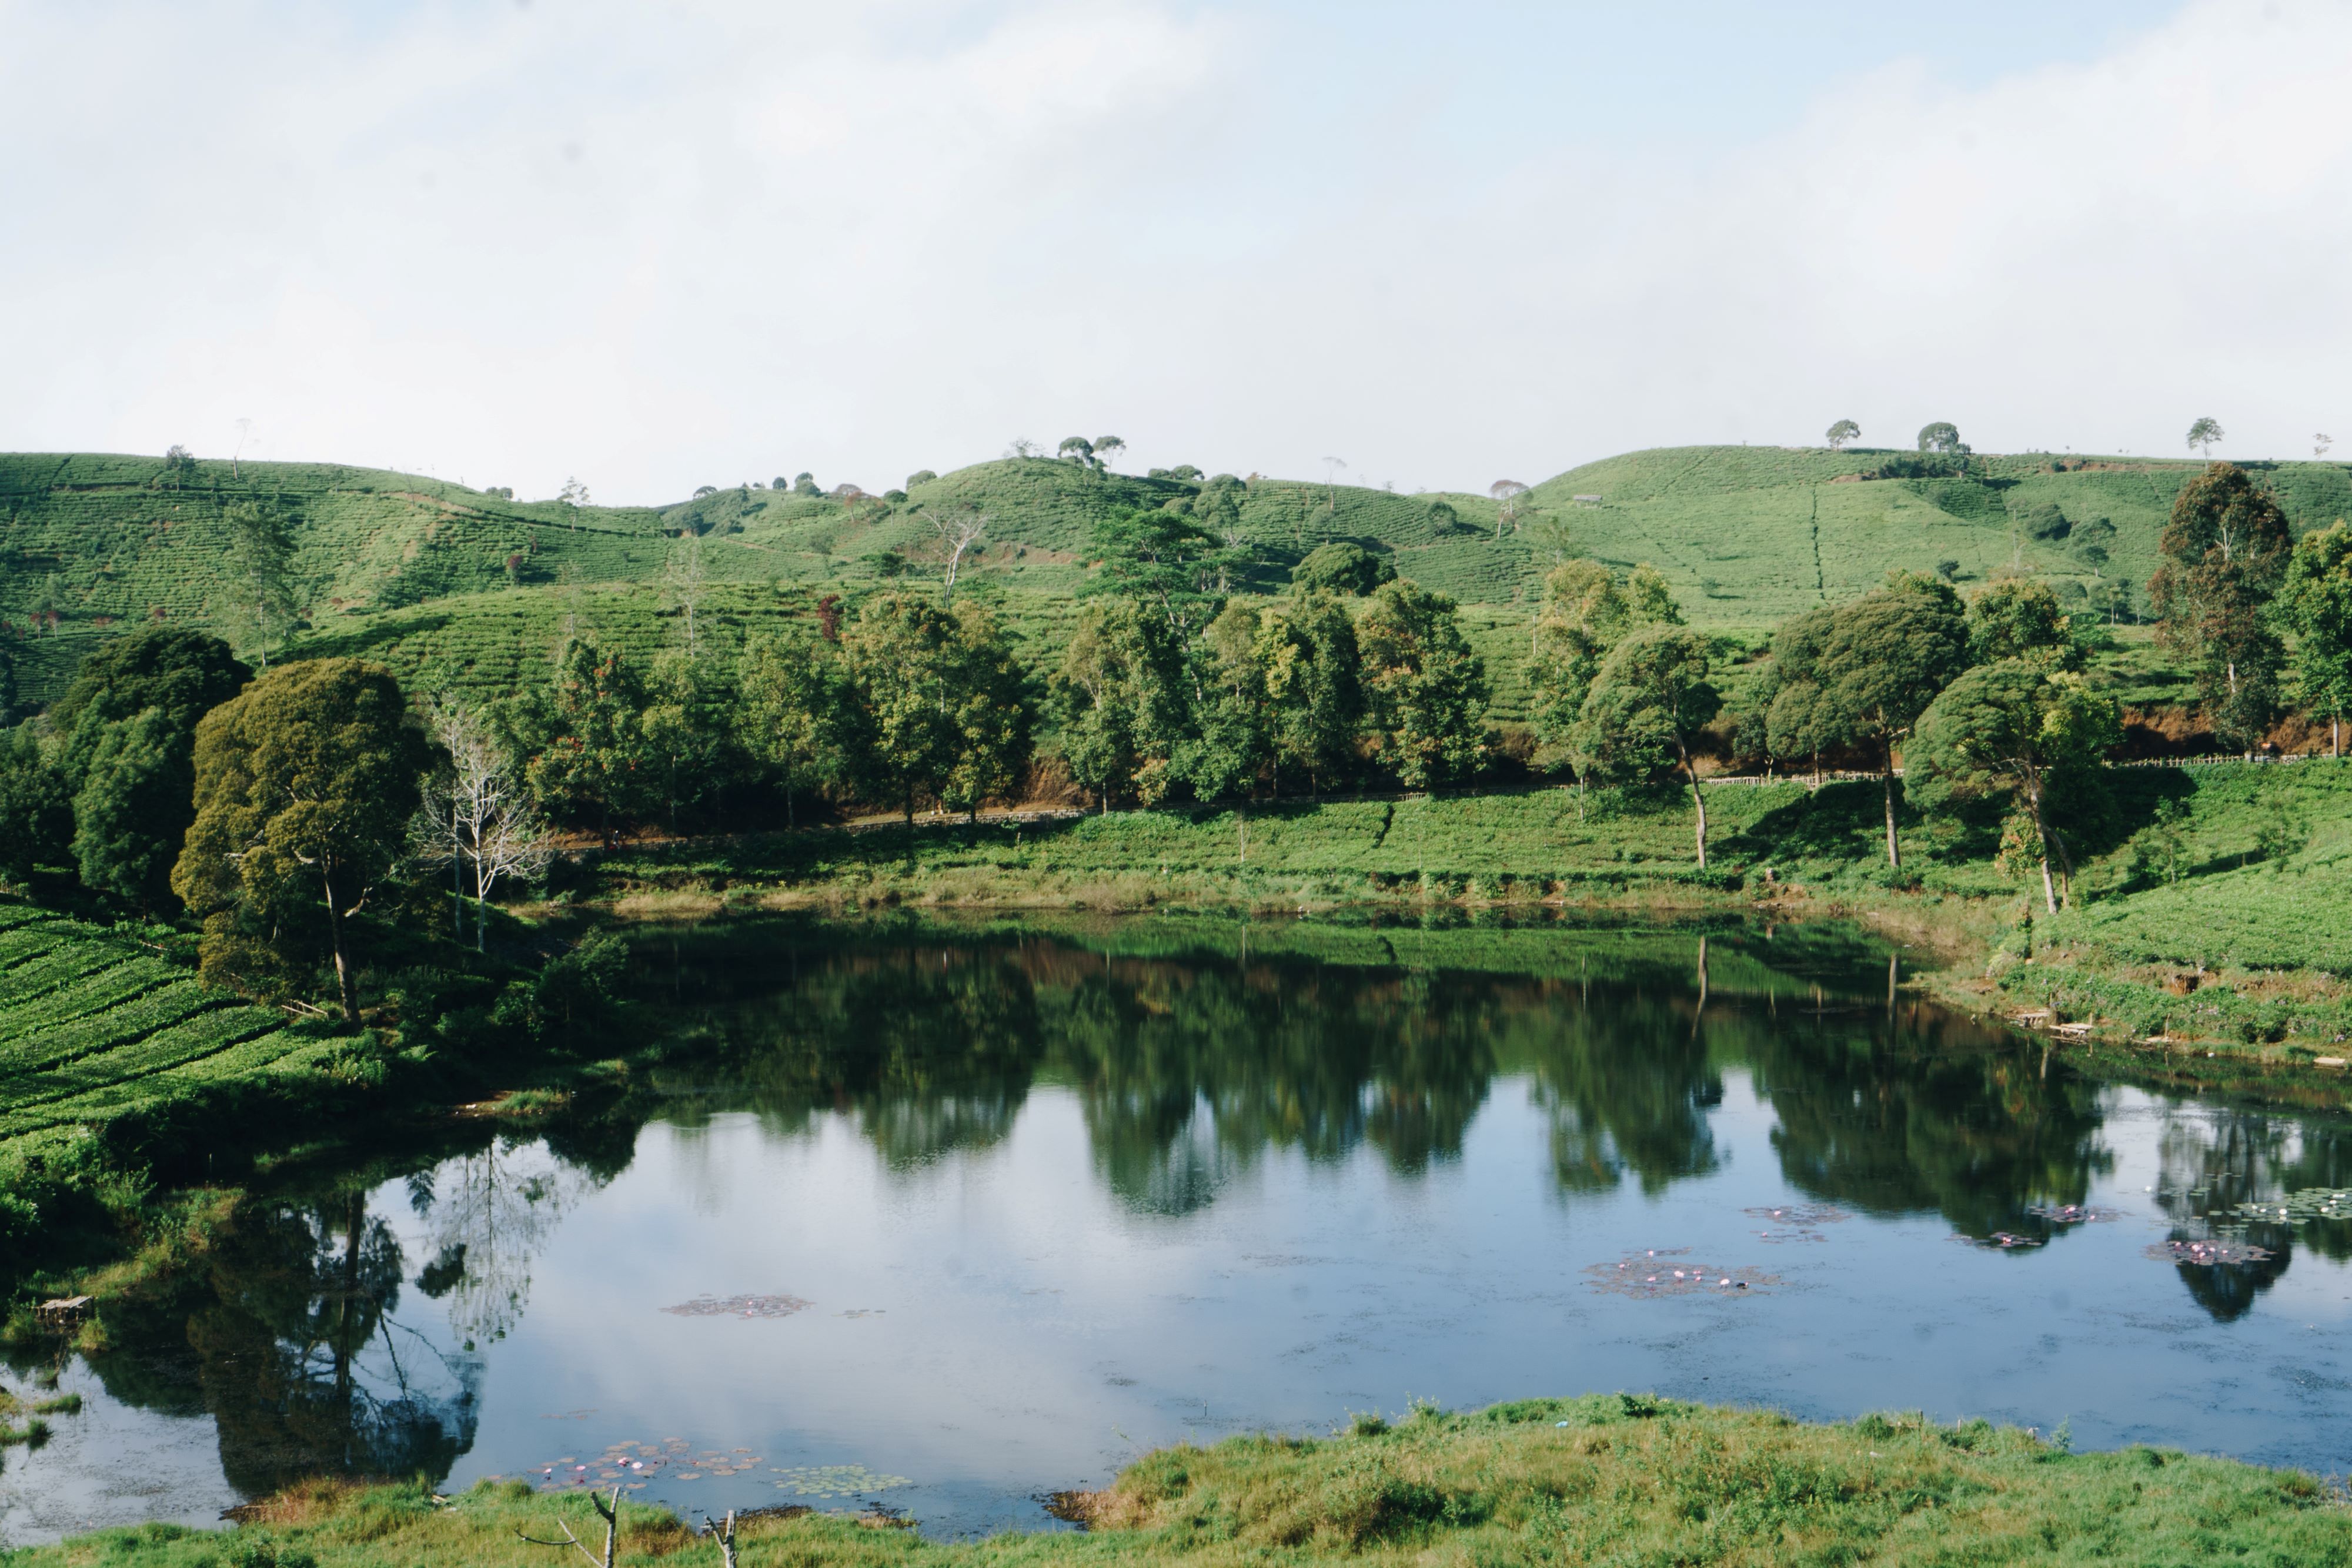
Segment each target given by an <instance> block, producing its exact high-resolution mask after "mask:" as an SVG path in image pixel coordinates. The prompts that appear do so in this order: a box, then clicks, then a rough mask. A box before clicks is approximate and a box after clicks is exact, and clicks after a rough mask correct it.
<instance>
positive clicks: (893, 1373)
mask: <svg viewBox="0 0 2352 1568" xmlns="http://www.w3.org/2000/svg"><path fill="white" fill-rule="evenodd" d="M660 947H661V950H659V951H656V952H654V953H651V954H648V955H645V956H643V958H642V964H643V973H642V974H641V976H640V979H641V981H642V982H643V984H644V986H645V988H646V992H647V997H648V999H647V1001H646V1003H645V1004H644V1006H645V1008H646V1017H645V1018H643V1019H640V1020H639V1026H640V1027H641V1028H643V1029H644V1030H646V1031H647V1032H648V1033H650V1032H653V1031H655V1030H662V1031H667V1033H670V1034H673V1035H675V1036H676V1037H677V1040H678V1043H677V1047H676V1049H675V1050H674V1051H671V1052H670V1054H669V1056H668V1057H667V1065H665V1066H664V1067H662V1068H660V1069H659V1070H657V1071H653V1072H651V1073H649V1074H646V1075H644V1076H643V1078H642V1080H641V1082H639V1083H638V1085H637V1086H636V1087H635V1089H634V1090H632V1091H631V1092H629V1093H628V1094H627V1095H626V1096H625V1097H623V1098H621V1099H618V1100H616V1101H613V1102H610V1103H601V1104H595V1105H588V1104H581V1105H577V1106H575V1107H573V1108H572V1110H571V1111H570V1112H568V1113H565V1114H564V1115H562V1117H560V1118H559V1119H556V1120H554V1121H551V1122H550V1123H548V1124H545V1125H544V1126H543V1127H536V1128H534V1127H528V1126H526V1127H522V1128H517V1127H515V1126H514V1125H512V1124H509V1125H508V1126H506V1127H505V1128H503V1129H498V1128H493V1127H492V1126H490V1125H488V1124H480V1123H470V1124H456V1125H453V1126H452V1127H451V1128H449V1129H447V1130H446V1134H444V1135H443V1136H442V1138H441V1141H439V1142H438V1143H436V1144H435V1145H433V1146H431V1147H420V1148H416V1149H414V1150H411V1151H408V1152H406V1153H405V1154H404V1155H398V1156H393V1157H387V1158H384V1159H383V1160H381V1161H380V1162H379V1163H378V1164H376V1165H374V1166H371V1167H369V1168H368V1169H366V1170H364V1171H358V1172H352V1173H346V1174H344V1175H342V1176H340V1177H336V1178H328V1177H312V1178H310V1184H311V1185H310V1186H303V1187H300V1188H292V1189H289V1190H286V1191H282V1192H276V1193H271V1194H269V1195H267V1196H266V1197H261V1198H257V1199H256V1200H255V1201H254V1202H253V1203H252V1204H251V1205H250V1206H248V1207H247V1210H246V1211H245V1212H244V1214H243V1215H242V1217H241V1218H240V1220H239V1222H238V1224H237V1226H236V1230H235V1234H234V1236H233V1238H232V1239H230V1240H229V1242H228V1243H227V1244H226V1245H225V1246H224V1247H223V1248H221V1249H219V1250H218V1251H217V1252H216V1253H215V1254H214V1255H213V1256H211V1257H210V1258H209V1259H208V1260H207V1261H206V1263H205V1266H204V1267H203V1268H201V1269H200V1270H195V1271H194V1272H192V1273H190V1274H188V1275H186V1276H184V1277H183V1278H181V1279H179V1280H177V1281H173V1283H172V1284H171V1285H170V1286H169V1287H168V1288H164V1289H161V1290H159V1291H157V1292H156V1293H155V1294H154V1295H152V1297H151V1298H149V1299H145V1300H142V1301H138V1302H135V1303H131V1304H127V1305H123V1306H121V1307H118V1308H116V1309H114V1310H112V1311H110V1313H109V1314H108V1316H107V1318H106V1320H105V1329H106V1337H107V1342H108V1345H109V1348H108V1349H107V1350H106V1351H104V1352H103V1353H101V1354H95V1355H92V1356H91V1357H89V1358H88V1359H87V1360H83V1359H79V1358H77V1359H73V1360H70V1361H68V1362H65V1363H63V1364H57V1365H54V1366H52V1367H50V1368H49V1370H50V1371H52V1372H54V1373H55V1375H57V1377H58V1386H59V1387H60V1388H61V1389H66V1390H74V1391H79V1392H81V1393H82V1394H83V1395H84V1396H85V1401H86V1404H85V1407H84V1410H83V1412H82V1413H81V1414H80V1415H79V1416H68V1417H64V1418H61V1419H58V1421H57V1422H56V1423H55V1425H56V1428H57V1434H58V1435H57V1437H56V1438H55V1439H54V1440H53V1441H52V1442H50V1443H49V1444H48V1446H47V1447H46V1448H41V1449H39V1450H37V1451H35V1452H31V1453H26V1451H24V1450H22V1449H17V1450H14V1451H11V1452H10V1453H9V1454H8V1455H7V1457H6V1458H5V1469H0V1542H10V1543H23V1542H29V1541H37V1540H41V1539H47V1538H50V1537H53V1536H55V1535H56V1534H58V1533H59V1532H62V1531H71V1530H76V1529H82V1528H87V1527H89V1526H90V1525H92V1524H98V1523H111V1522H121V1521H130V1520H136V1519H147V1518H164V1519H178V1520H184V1521H191V1522H208V1521H211V1520H213V1519H214V1518H215V1517H216V1516H217V1514H218V1512H219V1511H220V1510H221V1509H222V1508H223V1507H225V1506H226V1505H229V1504H232V1503H235V1502H236V1501H238V1500H242V1499H244V1498H246V1497H248V1496H251V1495H254V1494H256V1493H258V1492H261V1491H266V1490H269V1489H272V1488H274V1487H276V1486H278V1485H280V1484H283V1483H284V1482H285V1481H287V1480H289V1479H292V1478H294V1477H297V1476H299V1475H302V1474H306V1473H314V1472H318V1471H331V1472H348V1473H368V1474H384V1473H396V1474H410V1473H415V1472H416V1471H420V1470H421V1471H424V1472H425V1473H427V1474H428V1475H429V1476H430V1477H432V1478H433V1479H436V1481H438V1482H440V1483H441V1484H443V1485H444V1486H445V1487H446V1488H447V1489H452V1490H454V1489H456V1488H460V1487H464V1486H466V1485H467V1484H469V1483H471V1482H472V1481H474V1480H475V1479H478V1478H480V1477H483V1476H492V1475H497V1476H509V1477H527V1478H530V1479H533V1480H535V1481H537V1482H538V1483H540V1484H541V1485H544V1486H553V1485H561V1484H566V1483H569V1484H572V1485H578V1484H583V1483H588V1484H595V1483H600V1482H601V1483H602V1484H604V1485H610V1484H613V1482H614V1480H616V1479H617V1480H618V1481H619V1482H620V1483H621V1484H623V1485H625V1486H627V1487H629V1488H631V1489H632V1490H631V1491H630V1493H629V1495H631V1496H633V1497H635V1498H636V1499H637V1500H641V1501H647V1502H663V1503H667V1504H670V1505H673V1506H675V1507H677V1508H678V1509H679V1510H680V1511H684V1512H687V1513H688V1515H689V1516H690V1517H697V1518H698V1517H699V1516H700V1515H701V1514H702V1513H703V1512H705V1511H709V1512H713V1513H716V1512H719V1511H723V1510H725V1509H727V1508H730V1507H733V1508H750V1507H758V1506H765V1505H775V1504H779V1503H794V1502H807V1503H811V1504H814V1505H815V1506H819V1507H837V1508H838V1507H850V1508H855V1507H864V1506H868V1505H871V1504H874V1503H886V1504H889V1505H892V1506H895V1507H897V1508H900V1509H903V1510H905V1511H908V1513H910V1514H912V1515H913V1516H914V1517H915V1518H916V1519H917V1520H919V1521H920V1522H921V1524H922V1526H923V1528H924V1529H925V1530H926V1531H929V1532H931V1533H934V1534H940V1535H955V1534H967V1533H971V1532H976V1531H992V1530H997V1529H1003V1528H1008V1527H1035V1526H1039V1525H1042V1524H1045V1523H1047V1522H1048V1521H1046V1520H1045V1516H1044V1514H1043V1512H1042V1510H1041V1508H1040V1506H1039V1504H1038V1502H1037V1500H1036V1499H1037V1497H1038V1495H1039V1494H1040V1493H1042V1492H1044V1491H1046V1490H1053V1489H1057V1488H1062V1487H1067V1486H1073V1485H1077V1484H1083V1483H1087V1482H1097V1481H1100V1480H1102V1479H1106V1478H1108V1476H1109V1475H1111V1474H1112V1473H1113V1472H1114V1471H1115V1470H1116V1469H1118V1467H1119V1466H1121V1465H1122V1464H1123V1463H1125V1462H1126V1461H1127V1460H1129V1459H1130V1458H1133V1457H1134V1456H1136V1455H1137V1454H1139V1453H1140V1452H1142V1451H1143V1450H1145V1449H1147V1448H1151V1447H1154V1446H1157V1445H1160V1444H1163V1443H1168V1442H1172V1441H1177V1440H1181V1439H1192V1440H1196V1441H1210V1440H1213V1439H1215V1438H1217V1437H1223V1436H1225V1435H1227V1434H1230V1433H1234V1432H1242V1431H1249V1430H1255V1429H1260V1428H1266V1427H1276V1428H1285V1429H1291V1430H1303V1431H1316V1430H1322V1429H1328V1427H1332V1426H1334V1425H1336V1424H1339V1423H1340V1422H1342V1421H1343V1420H1344V1419H1345V1418H1346V1416H1347V1413H1349V1412H1350V1411H1363V1410H1373V1409H1378V1410H1381V1411H1388V1412H1393V1411H1396V1410H1399V1409H1402V1408H1403V1407H1404V1406H1406V1405H1407V1403H1408V1401H1410V1400H1412V1399H1415V1398H1429V1399H1434V1400H1437V1401H1439V1402H1440V1403H1442V1404H1444V1405H1446V1406H1478V1405H1482V1404H1486V1403H1489V1402H1492V1401H1495V1400H1498V1399H1506V1398H1514V1397H1520V1396H1530V1395H1542V1394H1572V1393H1580V1392H1585V1391H1591V1390H1609V1389H1654V1390H1657V1391H1660V1392H1663V1393H1665V1394H1668V1395H1672V1396H1681V1397H1685V1398H1695V1399H1706V1400H1716V1401H1729V1402H1736V1403H1741V1404H1751V1405H1762V1406H1775V1407H1778V1408H1780V1409H1783V1410H1787V1411H1789V1412H1790V1413H1791V1414H1794V1415H1797V1416H1806V1417H1843V1416H1853V1415H1856V1414H1859V1413H1861V1412H1864V1411H1866V1410H1871V1409H1885V1408H1906V1409H1907V1408H1923V1409H1925V1410H1927V1411H1928V1412H1930V1413H1932V1414H1934V1415H1936V1416H1939V1417H1942V1418H1946V1419H1951V1418H1957V1417H1960V1416H1987V1417H1990V1418H1991V1419H1993V1420H1996V1421H2003V1422H2014V1423H2017V1424H2020V1425H2025V1426H2032V1427H2040V1428H2042V1430H2043V1431H2045V1432H2047V1431H2051V1430H2053V1429H2055V1428H2057V1427H2059V1426H2060V1425H2061V1423H2064V1424H2066V1426H2067V1427H2068V1428H2069V1430H2070V1431H2071V1434H2072V1437H2073V1439H2074V1443H2075V1444H2076V1446H2077V1447H2080V1448H2093V1447H2110V1446H2115V1445H2118V1444H2124V1443H2130V1442H2147V1443H2157V1444H2165V1445H2175V1446H2179V1447H2182V1448H2190V1449H2196V1450H2202V1451H2210V1452H2218V1453H2224V1454H2231V1455H2236V1456H2240V1457H2243V1458H2252V1459H2257V1460H2262V1461H2265V1462H2271V1463H2280V1464H2292V1465H2298V1466H2303V1467H2306V1468H2309V1469H2315V1470H2319V1471H2323V1472H2340V1471H2342V1470H2344V1469H2347V1461H2352V1397H2347V1393H2352V1358H2347V1354H2346V1351H2345V1344H2346V1334H2347V1328H2352V1268H2347V1258H2352V1218H2335V1217H2334V1216H2335V1215H2336V1213H2337V1212H2339V1208H2338V1206H2337V1204H2336V1200H2335V1199H2333V1198H2332V1197H2320V1196H2315V1195H2314V1193H2313V1191H2312V1189H2315V1188H2326V1189H2330V1190H2334V1189H2335V1186H2336V1184H2339V1183H2352V1121H2347V1120H2346V1119H2344V1118H2342V1117H2340V1116H2337V1115H2335V1114H2330V1113H2315V1112H2309V1111H2300V1112H2294V1113H2279V1112H2273V1111H2266V1110H2264V1109H2263V1108H2260V1107H2256V1106H2252V1105H2247V1104H2242V1103H2222V1102H2220V1101H2218V1100H2200V1099H2196V1098H2191V1097H2183V1096H2181V1095H2179V1094H2176V1093H2165V1092H2150V1091H2148V1090H2146V1089H2143V1088H2139V1087H2135V1086H2133V1085H2132V1084H2130V1083H2128V1082H2121V1081H2103V1080H2102V1079H2100V1078H2098V1077H2096V1076H2093V1075H2090V1074H2089V1073H2087V1072H2084V1071H2076V1070H2074V1069H2073V1068H2070V1067H2069V1066H2067V1065H2066V1064H2065V1063H2063V1062H2062V1061H2052V1060H2049V1059H2047V1058H2046V1057H2045V1055H2044V1053H2043V1052H2042V1051H2041V1049H2040V1048H2039V1047H2038V1046H2036V1045H2034V1044H2032V1042H2029V1041H2021V1040H2015V1039H2012V1038H2010V1037H2006V1036H2003V1035H2000V1034H1997V1033H1995V1032H1993V1031H1990V1030H1985V1029H1983V1028H1981V1027H1979V1026H1977V1025H1975V1024H1972V1023H1970V1022H1968V1021H1966V1020H1964V1019H1958V1018H1956V1017H1954V1016H1952V1015H1949V1014H1946V1013H1942V1012H1939V1011H1937V1010H1936V1009H1932V1008H1929V1007H1927V1006H1924V1005H1922V1004H1918V1003H1915V1002H1913V1001H1911V1000H1910V999H1908V998H1900V999H1890V997H1889V993H1888V989H1887V985H1888V979H1889V971H1888V965H1889V956H1888V955H1887V954H1886V952H1885V949H1884V948H1872V947H1870V946H1866V945H1865V944H1864V943H1863V942H1861V941H1860V940H1859V939H1858V938H1856V937H1854V936H1852V935H1851V934H1849V933H1843V932H1840V931H1836V930H1832V929H1824V928H1793V927H1789V926H1782V927H1780V929H1779V930H1778V931H1777V932H1769V933H1768V932H1767V931H1765V930H1764V929H1762V928H1745V929H1724V928H1719V929H1717V930H1714V931H1712V932H1710V933H1707V934H1706V935H1705V936H1702V935H1700V934H1698V933H1696V932H1694V931H1673V930H1668V931H1660V930H1654V929H1652V930H1641V929H1630V928H1629V929H1604V930H1593V929H1589V928H1568V927H1559V926H1538V927H1532V928H1517V929H1486V928H1477V927H1465V928H1460V929H1454V930H1429V929H1422V928H1418V927H1409V926H1408V927H1398V928H1392V929H1388V930H1381V929H1379V928H1376V927H1369V926H1365V927H1349V928H1339V927H1316V926H1308V925H1295V926H1282V927H1276V928H1266V927H1262V926H1261V927H1257V928H1255V929H1252V928H1248V927H1244V926H1240V925H1231V924H1218V923H1211V922H1183V921H1175V920H1160V921H1153V922H1139V923H1134V924H1129V925H1110V926H1103V927H1098V928H1094V929H1078V930H1074V931H1071V932H1066V933H1064V934H1062V935H1060V936H1039V935H1035V934H1034V933H1028V934H1024V933H1001V932H994V933H973V934H963V935H942V934H941V933H940V931H938V930H937V929H935V928H934V929H929V930H924V931H917V930H914V929H911V928H908V929H906V930H900V931H897V932H893V931H891V930H887V929H886V930H882V931H878V932H868V933H866V934H864V935H863V936H859V937H857V938H856V939H849V938H844V937H842V936H826V935H824V934H822V933H819V932H816V931H813V930H810V929H807V928H796V927H790V926H786V927H773V928H766V927H756V926H753V927H738V928H732V929H730V930H727V931H723V932H719V933H704V934H700V935H698V936H684V937H681V938H680V939H679V940H678V941H677V943H675V944H663V945H660ZM1898 961H1899V959H1898ZM2296 1193H2302V1194H2304V1195H2305V1196H2304V1197H2301V1198H2300V1199H2288V1198H2287V1197H2286V1195H2292V1194H2296ZM2266 1199H2280V1200H2284V1201H2286V1202H2287V1212H2286V1213H2285V1214H2284V1216H2281V1215H2280V1214H2279V1213H2278V1212H2277V1210H2276V1208H2275V1207H2273V1212H2272V1214H2271V1215H2269V1216H2267V1217H2264V1218H2259V1219H2250V1218H2247V1217H2245V1216H2242V1215H2240V1214H2239V1213H2237V1212H2236V1209H2237V1207H2238V1206H2239V1205H2241V1204H2244V1203H2249V1202H2252V1201H2254V1200H2266ZM2070 1206H2071V1207H2070ZM2340 1212H2343V1213H2346V1214H2352V1197H2347V1200H2346V1201H2345V1202H2344V1204H2343V1205H2342V1206H2341V1209H2340ZM2207 1242H2210V1243H2216V1244H2218V1246H2219V1248H2220V1250H2218V1251H2212V1250H2192V1249H2190V1248H2191V1246H2192V1245H2193V1244H2198V1243H2207ZM2176 1243H2179V1244H2184V1245H2175V1244H2176ZM2176 1254H2180V1255H2183V1256H2185V1259H2186V1260H2183V1258H2182V1257H2181V1256H2176ZM1677 1271H1679V1273H1678V1272H1677ZM681 1309H683V1310H681ZM40 1370H41V1368H40V1367H38V1366H37V1365H35V1364H30V1363H27V1364H19V1365H18V1366H17V1367H16V1369H15V1371H14V1374H13V1375H12V1377H11V1383H12V1385H14V1386H17V1387H19V1388H22V1387H23V1386H25V1385H26V1382H27V1381H28V1380H29V1379H30V1378H31V1377H32V1376H33V1375H36V1374H37V1372H38V1371H40Z"/></svg>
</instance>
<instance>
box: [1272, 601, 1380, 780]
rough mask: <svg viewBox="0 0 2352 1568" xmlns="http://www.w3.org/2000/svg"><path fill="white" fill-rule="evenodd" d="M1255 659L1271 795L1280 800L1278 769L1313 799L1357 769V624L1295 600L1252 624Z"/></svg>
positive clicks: (1341, 613) (1339, 612)
mask: <svg viewBox="0 0 2352 1568" xmlns="http://www.w3.org/2000/svg"><path fill="white" fill-rule="evenodd" d="M1256 652H1257V660H1258V663H1259V664H1260V665H1261V666H1263V668H1264V669H1265V695H1266V704H1267V709H1268V725H1269V730H1270V734H1269V737H1268V738H1269V742H1270V746H1271V752H1272V757H1273V761H1274V783H1275V793H1276V795H1279V794H1281V792H1282V769H1283V768H1296V769H1297V770H1298V771H1300V772H1302V773H1305V774H1306V775H1307V788H1308V789H1311V790H1313V791H1314V792H1315V793H1317V794H1318V795H1319V794H1320V793H1322V790H1323V786H1324V785H1325V783H1326V782H1328V781H1329V780H1331V779H1338V778H1342V777H1344V776H1345V775H1346V774H1347V773H1348V772H1349V770H1350V769H1351V768H1353V767H1354V766H1355V762H1356V734H1357V730H1358V727H1359V726H1360V724H1361V723H1362V720H1363V711H1364V692H1363V653H1362V652H1361V651H1360V649H1359V648H1358V647H1357V645H1356V623H1355V622H1354V620H1352V619H1351V618H1350V617H1349V614H1348V611H1347V607H1346V606H1344V605H1342V604H1341V603H1340V602H1339V601H1338V600H1337V599H1335V598H1333V597H1331V596H1330V595H1329V594H1326V593H1313V592H1309V593H1302V594H1299V595H1297V596H1295V597H1294V598H1292V599H1291V600H1289V601H1287V602H1277V603H1276V604H1273V605H1271V606H1269V607H1268V608H1267V609H1266V610H1265V612H1264V613H1263V614H1262V615H1261V616H1260V617H1259V620H1258V638H1257V650H1256Z"/></svg>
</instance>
